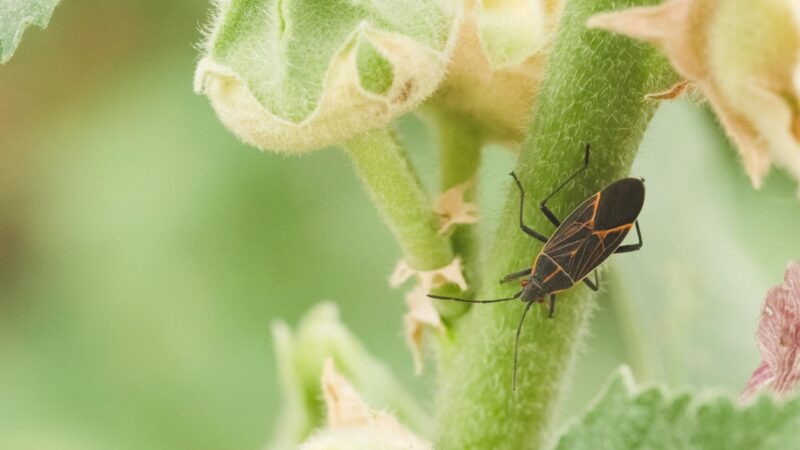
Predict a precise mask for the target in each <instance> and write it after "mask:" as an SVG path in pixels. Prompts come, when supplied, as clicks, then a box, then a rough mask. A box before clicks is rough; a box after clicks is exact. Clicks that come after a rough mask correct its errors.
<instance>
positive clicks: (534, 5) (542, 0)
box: [431, 0, 563, 143]
mask: <svg viewBox="0 0 800 450" xmlns="http://www.w3.org/2000/svg"><path fill="white" fill-rule="evenodd" d="M464 3H465V5H466V8H465V15H464V23H463V25H462V27H461V30H460V33H459V37H458V44H457V45H456V50H455V54H454V55H453V61H452V62H451V64H450V67H449V68H448V73H447V78H445V80H444V82H443V83H442V86H441V87H440V89H439V91H438V92H437V93H436V95H435V96H434V97H433V98H432V102H431V103H432V105H433V106H435V107H439V108H444V109H445V110H451V111H457V112H459V113H461V114H466V115H467V116H468V117H470V118H471V119H472V120H474V121H475V123H477V124H478V125H480V126H481V128H482V129H483V130H484V131H486V132H487V134H488V136H489V137H491V138H493V139H496V140H500V141H505V142H509V143H517V142H520V141H521V139H522V136H523V132H524V130H525V126H526V125H527V122H528V120H529V116H530V112H531V110H532V105H533V101H534V99H535V97H536V92H537V90H538V89H539V84H540V82H541V79H542V75H543V74H544V68H545V63H546V56H547V53H548V50H549V48H550V45H549V44H550V43H551V41H552V39H553V37H554V34H555V30H556V26H557V25H558V20H559V18H560V16H561V10H562V6H563V0H465V1H464Z"/></svg>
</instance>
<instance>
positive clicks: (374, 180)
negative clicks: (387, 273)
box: [344, 129, 453, 270]
mask: <svg viewBox="0 0 800 450" xmlns="http://www.w3.org/2000/svg"><path fill="white" fill-rule="evenodd" d="M344 149H345V152H346V153H347V154H348V155H349V156H350V159H351V160H352V161H353V164H354V165H355V168H356V172H358V175H359V177H360V178H361V180H362V181H363V183H364V187H365V188H366V190H367V191H368V192H369V194H370V197H371V198H372V201H373V202H374V203H375V205H376V207H377V208H378V210H379V211H380V213H381V214H382V215H383V218H384V220H385V221H386V223H387V224H388V225H389V228H390V229H391V231H392V233H393V234H394V236H395V238H396V239H397V242H398V243H399V244H400V247H401V248H402V250H403V254H404V255H405V258H406V260H407V261H408V263H409V265H410V266H411V267H413V268H414V269H417V270H433V269H438V268H440V267H443V266H446V265H447V264H449V263H450V262H451V261H452V260H453V251H452V249H451V248H450V242H449V241H448V240H447V238H446V237H445V236H443V235H441V234H439V232H438V228H439V223H438V220H437V217H436V215H435V214H434V212H433V210H432V209H431V202H430V200H429V199H428V196H427V195H426V194H425V191H424V190H423V189H422V186H421V184H420V182H419V179H418V177H417V176H416V174H415V173H414V171H413V170H412V167H411V164H410V162H409V161H408V158H407V157H406V154H405V151H404V149H403V148H402V146H401V145H400V142H399V141H398V139H397V136H396V135H395V134H394V132H393V131H391V130H389V129H376V130H371V131H368V132H366V133H363V134H361V135H360V136H358V137H356V138H354V139H352V140H350V141H349V142H348V143H347V144H346V145H345V146H344Z"/></svg>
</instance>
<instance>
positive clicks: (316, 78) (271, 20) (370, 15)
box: [195, 0, 461, 152]
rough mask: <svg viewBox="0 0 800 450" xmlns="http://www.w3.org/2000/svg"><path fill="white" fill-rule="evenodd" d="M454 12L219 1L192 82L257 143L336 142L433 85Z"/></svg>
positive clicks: (444, 6)
mask: <svg viewBox="0 0 800 450" xmlns="http://www.w3.org/2000/svg"><path fill="white" fill-rule="evenodd" d="M460 16H461V9H460V2H453V1H449V0H403V1H401V0H373V1H369V0H365V1H357V2H356V1H345V0H329V1H325V2H315V1H309V0H260V1H245V0H227V1H223V0H220V1H218V2H217V11H216V14H215V19H214V24H213V26H212V29H211V31H210V33H209V38H208V40H207V41H206V42H205V44H204V50H205V55H204V57H203V58H202V60H201V61H200V63H199V64H198V67H197V72H196V75H195V90H196V91H197V92H202V93H204V94H206V95H207V96H208V97H209V99H210V100H211V103H212V105H213V106H214V109H215V110H216V112H217V114H218V115H219V117H220V119H221V120H222V122H223V123H224V124H225V125H226V126H227V127H228V128H230V129H231V130H232V131H233V132H234V133H235V134H236V135H237V136H239V137H240V138H241V139H242V140H244V141H245V142H247V143H249V144H252V145H255V146H256V147H259V148H261V149H270V150H276V151H283V152H299V151H303V150H311V149H315V148H320V147H325V146H329V145H333V144H338V143H341V142H343V141H345V140H347V139H349V138H351V137H353V136H356V135H358V134H360V133H362V132H364V131H366V130H368V129H371V128H375V127H379V126H383V125H386V124H387V123H388V122H389V121H390V120H391V119H393V118H394V117H397V116H398V115H400V114H403V113H405V112H407V111H409V110H411V109H412V108H414V107H416V106H417V105H418V104H419V103H420V102H421V101H422V100H423V99H425V98H426V97H427V96H429V95H430V94H431V93H432V92H433V91H434V90H435V89H436V87H437V86H438V84H439V82H440V81H441V79H442V77H443V76H444V73H445V69H446V66H447V62H448V60H449V59H450V54H451V53H452V49H453V47H454V42H455V35H456V30H457V27H458V24H459V22H460Z"/></svg>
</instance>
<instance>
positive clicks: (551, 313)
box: [547, 294, 556, 319]
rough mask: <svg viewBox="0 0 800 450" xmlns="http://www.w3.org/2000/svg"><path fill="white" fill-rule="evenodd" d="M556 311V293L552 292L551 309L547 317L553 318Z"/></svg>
mask: <svg viewBox="0 0 800 450" xmlns="http://www.w3.org/2000/svg"><path fill="white" fill-rule="evenodd" d="M555 313H556V294H550V309H549V310H548V313H547V317H548V318H549V319H552V318H553V314H555Z"/></svg>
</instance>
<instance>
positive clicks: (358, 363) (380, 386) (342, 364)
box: [268, 303, 427, 450]
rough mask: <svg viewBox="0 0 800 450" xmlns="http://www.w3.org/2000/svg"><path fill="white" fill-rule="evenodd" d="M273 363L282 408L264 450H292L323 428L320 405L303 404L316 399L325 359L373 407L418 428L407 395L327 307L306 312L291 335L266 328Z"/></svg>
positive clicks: (422, 420) (280, 326) (421, 416)
mask: <svg viewBox="0 0 800 450" xmlns="http://www.w3.org/2000/svg"><path fill="white" fill-rule="evenodd" d="M272 333H273V340H274V342H275V353H276V356H277V359H278V369H279V371H278V372H279V377H280V381H281V392H282V394H283V409H282V411H281V414H280V416H279V422H278V424H277V427H276V432H275V436H274V438H273V441H272V443H271V444H270V446H269V447H268V448H269V449H270V450H284V449H290V448H291V449H295V448H297V444H298V443H300V442H302V441H303V440H304V439H306V438H307V437H308V436H309V435H310V433H311V432H312V431H313V430H314V429H316V428H318V427H320V426H322V425H323V423H324V417H323V416H322V414H321V413H322V408H321V405H320V404H318V403H315V402H311V401H309V399H314V400H315V401H316V400H317V399H321V398H322V394H323V391H321V390H320V385H319V376H320V373H322V371H323V363H324V362H325V361H326V360H327V359H329V358H331V359H332V361H334V362H335V364H336V366H337V367H338V368H339V370H341V371H342V372H344V373H345V374H347V376H348V378H349V379H350V380H351V381H352V382H353V384H355V385H356V387H357V388H358V389H359V391H361V392H362V393H363V394H364V396H365V397H366V398H367V399H368V400H369V401H370V402H372V403H374V404H380V405H386V406H388V407H391V408H392V409H393V410H394V411H395V412H396V413H397V414H398V415H399V416H400V417H401V418H402V419H403V420H404V421H406V423H409V424H411V425H415V426H417V427H418V428H423V427H424V426H425V424H426V423H427V417H426V414H425V413H424V412H423V411H422V410H421V409H420V408H419V407H418V406H417V404H416V403H415V402H414V400H413V398H412V397H411V396H410V395H409V394H407V393H406V392H405V391H404V390H403V388H402V387H401V386H400V384H399V383H398V382H397V380H396V379H395V377H394V376H393V375H392V373H391V372H390V371H389V369H388V368H387V367H386V366H385V365H384V364H383V363H382V362H381V361H379V360H378V359H376V358H375V357H374V356H372V355H371V354H369V353H368V352H367V350H366V348H364V346H363V345H362V344H361V342H359V341H358V339H356V337H355V336H353V335H352V333H350V331H349V330H348V329H347V328H346V327H345V326H344V324H342V323H341V322H340V321H339V312H338V310H337V308H336V306H335V305H334V304H333V303H322V304H320V305H317V306H316V307H314V308H313V309H311V311H309V312H308V313H307V314H306V315H305V316H304V317H303V318H302V319H301V321H300V324H299V326H298V327H297V329H296V330H295V331H292V330H291V329H290V328H289V326H288V325H287V324H286V323H284V322H276V323H275V324H273V326H272Z"/></svg>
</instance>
